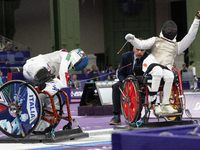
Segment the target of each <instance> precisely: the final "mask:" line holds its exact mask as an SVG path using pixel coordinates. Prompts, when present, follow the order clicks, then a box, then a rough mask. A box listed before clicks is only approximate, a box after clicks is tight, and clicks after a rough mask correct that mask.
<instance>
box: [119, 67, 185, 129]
mask: <svg viewBox="0 0 200 150" xmlns="http://www.w3.org/2000/svg"><path fill="white" fill-rule="evenodd" d="M172 71H173V72H174V73H175V72H177V73H178V76H174V81H173V86H172V88H171V94H170V97H169V104H168V105H170V106H171V107H172V108H173V109H175V110H177V113H173V114H168V113H165V114H162V113H161V114H156V113H155V107H159V105H162V91H163V85H164V84H163V83H164V81H162V80H161V83H160V87H159V91H158V93H159V97H160V98H159V99H160V103H149V96H150V94H151V92H150V91H149V89H148V86H150V85H151V81H152V76H151V75H149V74H148V72H146V73H144V75H143V76H133V75H129V76H127V78H126V79H125V80H124V81H123V84H122V89H120V91H121V97H120V100H121V110H122V114H123V116H124V119H125V122H126V123H128V124H129V125H136V126H140V125H141V124H142V123H143V122H144V123H148V121H149V117H150V112H151V110H152V111H153V113H154V115H155V116H156V118H157V119H158V121H159V118H164V119H165V120H166V121H181V120H182V115H183V110H184V104H185V103H184V95H183V89H182V82H181V75H180V71H178V70H176V69H175V68H173V69H172ZM157 101H158V99H157ZM142 107H144V109H145V114H144V116H141V110H142Z"/></svg>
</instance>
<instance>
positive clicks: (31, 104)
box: [0, 81, 41, 137]
mask: <svg viewBox="0 0 200 150" xmlns="http://www.w3.org/2000/svg"><path fill="white" fill-rule="evenodd" d="M0 97H1V98H0V108H2V109H0V110H1V111H0V129H1V131H2V132H3V133H5V134H6V135H8V136H12V137H22V133H23V132H24V133H25V135H28V134H29V133H31V132H32V131H33V130H34V128H36V126H37V124H38V122H39V120H40V118H41V111H40V102H39V99H38V96H37V93H36V91H35V90H34V89H33V88H32V87H30V86H29V85H27V84H25V82H23V81H15V82H13V81H10V82H7V83H6V84H5V85H3V86H2V87H1V88H0ZM16 112H18V113H16ZM18 119H19V121H18ZM20 124H21V125H20ZM20 128H21V129H20Z"/></svg>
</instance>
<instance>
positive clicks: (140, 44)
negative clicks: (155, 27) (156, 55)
mask: <svg viewBox="0 0 200 150" xmlns="http://www.w3.org/2000/svg"><path fill="white" fill-rule="evenodd" d="M155 40H156V37H152V38H149V39H146V40H139V39H137V38H136V37H135V38H134V39H133V40H131V41H130V43H131V44H132V45H133V46H134V47H135V48H137V49H151V47H152V46H153V44H154V43H155Z"/></svg>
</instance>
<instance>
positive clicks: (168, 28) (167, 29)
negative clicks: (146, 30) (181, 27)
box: [161, 20, 178, 40]
mask: <svg viewBox="0 0 200 150" xmlns="http://www.w3.org/2000/svg"><path fill="white" fill-rule="evenodd" d="M177 31H178V28H177V25H176V23H175V22H174V21H172V20H168V21H166V22H165V23H164V25H163V27H162V29H161V32H162V35H163V36H164V37H165V38H167V39H169V40H173V39H174V38H175V37H176V35H177Z"/></svg>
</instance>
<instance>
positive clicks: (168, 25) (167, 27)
mask: <svg viewBox="0 0 200 150" xmlns="http://www.w3.org/2000/svg"><path fill="white" fill-rule="evenodd" d="M199 19H200V11H198V12H197V14H196V16H195V19H194V21H193V23H192V25H191V27H190V29H189V32H188V33H187V35H186V36H185V37H184V38H183V39H182V40H181V41H180V42H176V36H177V26H176V24H175V23H174V22H173V21H171V20H169V21H167V22H165V23H164V25H163V27H162V29H161V32H160V35H159V37H152V38H149V39H147V40H139V39H138V38H136V37H135V36H134V35H132V34H130V33H129V34H127V35H126V36H125V39H126V40H127V41H128V42H130V43H131V44H132V45H133V46H134V47H135V48H137V49H151V54H150V55H149V56H148V57H147V58H146V59H145V60H144V62H143V71H144V72H146V70H147V68H148V67H149V66H150V65H151V64H153V63H154V64H160V65H162V66H165V67H167V68H166V69H165V68H164V67H161V66H159V65H156V66H155V67H153V69H152V70H151V71H150V72H149V73H150V74H151V75H152V85H151V87H149V90H150V92H153V93H157V92H158V89H159V86H160V81H161V78H163V79H164V81H165V83H164V87H163V101H162V105H161V107H156V109H155V113H156V114H159V113H176V112H177V110H175V109H173V108H172V107H171V106H170V105H168V104H169V97H170V93H171V88H172V84H173V80H174V74H173V72H172V71H171V69H172V67H173V63H174V59H175V57H176V56H177V55H179V54H181V53H182V52H183V51H185V50H186V49H187V48H188V47H189V46H190V44H191V43H192V42H193V41H194V39H195V37H196V34H197V31H198V28H199ZM156 97H157V96H156V95H154V96H151V101H150V102H153V101H154V102H155V101H156Z"/></svg>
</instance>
